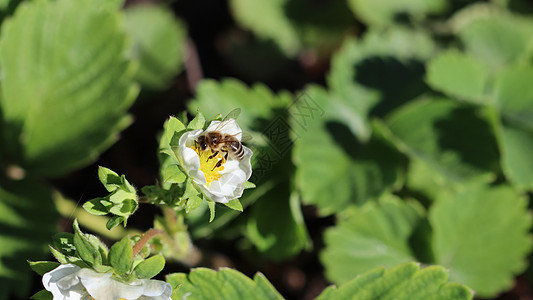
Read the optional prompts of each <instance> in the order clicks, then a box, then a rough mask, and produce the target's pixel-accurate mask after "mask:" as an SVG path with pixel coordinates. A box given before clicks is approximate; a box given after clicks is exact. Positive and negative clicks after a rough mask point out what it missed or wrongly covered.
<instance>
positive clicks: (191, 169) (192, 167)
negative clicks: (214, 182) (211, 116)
mask: <svg viewBox="0 0 533 300" xmlns="http://www.w3.org/2000/svg"><path fill="white" fill-rule="evenodd" d="M201 133H202V129H197V130H193V131H188V132H186V133H184V134H183V135H182V136H181V137H180V140H179V148H178V157H179V158H180V159H181V163H182V165H183V167H184V168H185V171H187V174H189V176H190V177H191V178H192V179H193V180H194V181H195V182H196V183H197V184H200V185H202V184H206V180H205V175H204V172H202V171H200V157H198V153H196V151H194V150H193V149H191V148H189V147H192V146H193V145H194V141H195V140H196V139H197V138H198V136H199V135H200V134H201Z"/></svg>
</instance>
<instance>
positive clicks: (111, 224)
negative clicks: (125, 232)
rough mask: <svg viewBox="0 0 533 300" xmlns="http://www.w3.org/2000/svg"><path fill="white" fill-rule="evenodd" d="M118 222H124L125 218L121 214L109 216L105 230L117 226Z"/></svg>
mask: <svg viewBox="0 0 533 300" xmlns="http://www.w3.org/2000/svg"><path fill="white" fill-rule="evenodd" d="M120 222H124V223H126V218H124V217H122V216H112V217H111V218H109V220H107V223H106V224H105V227H106V228H107V230H111V229H113V228H115V227H117V226H118V224H120Z"/></svg>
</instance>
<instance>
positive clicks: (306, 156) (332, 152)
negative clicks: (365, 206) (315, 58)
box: [292, 86, 401, 215]
mask: <svg viewBox="0 0 533 300" xmlns="http://www.w3.org/2000/svg"><path fill="white" fill-rule="evenodd" d="M306 94H307V95H308V96H309V97H310V98H312V99H313V100H314V101H315V103H317V106H320V107H327V105H328V101H329V100H330V99H331V98H330V95H329V94H327V93H326V91H324V90H323V89H321V88H318V87H315V86H312V87H310V88H309V89H308V90H307V91H306ZM325 110H326V111H328V109H327V108H325ZM326 118H327V115H326V116H324V117H323V118H320V117H319V116H315V118H314V119H311V118H310V119H309V120H308V122H307V126H306V127H305V128H304V127H297V126H299V125H298V123H297V119H296V118H293V122H292V124H294V125H293V126H292V128H293V130H295V132H296V134H295V140H294V147H293V151H292V159H293V162H294V164H295V165H296V167H297V168H296V175H295V176H296V186H297V187H298V189H299V190H300V192H301V194H302V198H303V199H304V201H305V203H306V204H314V205H316V206H318V208H319V211H320V213H321V214H323V215H327V214H332V213H335V212H339V211H342V210H344V209H345V208H346V207H347V206H348V205H350V204H351V203H364V202H365V201H367V200H369V199H372V198H375V197H379V196H380V195H381V194H383V193H384V192H386V191H387V190H389V189H391V188H392V186H393V185H394V184H395V183H396V181H397V180H398V179H399V167H400V164H401V160H400V156H399V155H398V153H397V151H396V150H395V149H393V148H391V147H390V146H389V145H387V143H385V142H384V141H383V139H382V138H381V137H379V136H377V135H374V136H373V137H372V139H371V140H370V141H369V142H368V143H367V144H362V143H361V142H360V141H358V140H357V139H356V137H355V136H354V135H353V132H352V131H351V130H350V128H349V125H347V124H346V123H341V122H338V121H337V120H335V121H328V120H327V119H326ZM296 129H298V130H296ZM304 129H305V130H304ZM333 195H334V196H333Z"/></svg>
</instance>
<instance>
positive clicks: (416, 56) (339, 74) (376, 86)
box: [322, 26, 436, 142]
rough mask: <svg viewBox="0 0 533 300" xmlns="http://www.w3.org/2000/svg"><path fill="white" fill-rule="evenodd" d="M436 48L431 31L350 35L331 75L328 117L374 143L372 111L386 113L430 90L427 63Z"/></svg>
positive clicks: (396, 28) (399, 29) (397, 29)
mask: <svg viewBox="0 0 533 300" xmlns="http://www.w3.org/2000/svg"><path fill="white" fill-rule="evenodd" d="M435 48H436V46H435V43H434V42H433V41H432V39H431V37H430V35H429V34H428V33H427V32H424V31H420V30H418V31H414V30H410V29H407V28H405V27H401V26H394V27H393V28H388V29H386V30H369V31H368V32H367V33H366V34H365V35H364V36H363V38H362V39H360V40H355V39H346V41H345V42H344V44H343V46H342V47H341V49H340V50H339V51H338V52H337V53H336V54H335V55H334V56H333V58H332V61H331V70H330V73H329V74H328V77H327V83H328V86H329V88H330V92H329V93H330V100H329V102H328V103H329V105H328V106H324V107H322V109H323V110H324V111H325V113H326V116H327V118H331V119H334V120H337V121H340V122H342V123H345V124H346V125H347V126H348V127H349V128H350V130H351V131H352V133H353V134H354V135H356V136H357V138H358V139H359V140H360V141H362V142H365V141H368V139H369V138H370V134H371V127H370V124H369V122H368V120H367V119H368V114H369V113H370V111H371V110H373V111H375V112H376V113H378V114H380V115H385V114H386V113H388V111H391V110H392V109H394V108H396V107H398V106H399V105H401V104H402V103H404V102H406V101H408V100H411V99H412V98H414V97H416V96H418V95H420V94H422V93H423V92H425V91H426V89H427V88H426V86H425V84H424V82H423V75H424V66H423V64H422V61H424V60H426V59H428V58H429V57H431V55H432V54H433V53H434V52H435Z"/></svg>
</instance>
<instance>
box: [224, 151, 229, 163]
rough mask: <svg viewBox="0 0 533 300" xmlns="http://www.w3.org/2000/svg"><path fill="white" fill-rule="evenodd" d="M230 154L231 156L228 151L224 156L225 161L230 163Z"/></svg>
mask: <svg viewBox="0 0 533 300" xmlns="http://www.w3.org/2000/svg"><path fill="white" fill-rule="evenodd" d="M228 154H229V152H228V151H226V155H224V159H225V160H226V161H228Z"/></svg>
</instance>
